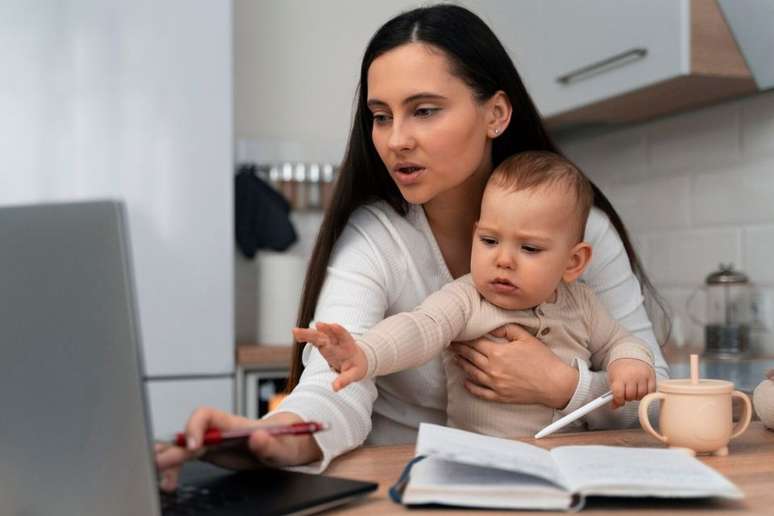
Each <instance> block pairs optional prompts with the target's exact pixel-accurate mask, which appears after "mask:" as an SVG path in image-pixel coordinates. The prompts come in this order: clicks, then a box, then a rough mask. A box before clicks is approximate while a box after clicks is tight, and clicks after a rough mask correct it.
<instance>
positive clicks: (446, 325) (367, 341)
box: [357, 274, 653, 437]
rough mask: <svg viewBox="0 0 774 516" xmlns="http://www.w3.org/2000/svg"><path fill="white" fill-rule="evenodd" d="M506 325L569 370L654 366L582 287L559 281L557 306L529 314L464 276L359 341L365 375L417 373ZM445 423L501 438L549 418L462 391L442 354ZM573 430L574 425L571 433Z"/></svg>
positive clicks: (540, 409) (458, 373) (548, 413)
mask: <svg viewBox="0 0 774 516" xmlns="http://www.w3.org/2000/svg"><path fill="white" fill-rule="evenodd" d="M508 323H517V324H519V325H521V326H522V327H523V328H524V329H526V330H527V331H528V332H529V333H531V334H532V335H535V336H537V337H538V338H539V339H540V340H541V341H542V342H543V343H545V345H546V346H548V347H549V348H550V349H551V351H553V352H554V353H555V354H556V355H557V356H558V357H559V358H560V359H561V360H562V361H563V362H565V363H566V364H567V365H570V366H574V362H575V360H576V359H577V360H582V361H583V362H585V363H586V364H587V365H589V366H590V367H591V369H596V370H602V369H606V368H607V365H608V364H609V363H610V362H612V361H613V360H616V359H619V358H635V359H638V360H642V361H644V362H646V363H648V364H649V365H650V366H651V367H652V366H653V356H652V354H651V352H650V350H649V348H648V345H647V344H646V343H645V342H643V341H641V340H640V339H638V338H637V337H634V336H633V335H631V334H630V333H629V332H628V331H627V330H626V329H625V328H623V326H621V325H620V324H619V323H618V322H617V321H616V320H615V319H613V318H612V317H611V316H610V315H609V314H608V313H607V310H605V308H604V306H603V305H602V304H601V303H600V301H598V300H597V298H596V296H595V295H594V292H593V291H592V290H591V289H590V288H588V287H587V286H586V285H584V284H582V283H578V282H575V283H571V284H566V283H561V284H560V286H559V288H558V289H557V297H556V301H555V302H554V303H543V304H541V305H538V306H536V307H535V308H533V309H529V310H505V309H502V308H499V307H497V306H495V305H493V304H491V303H489V302H488V301H487V300H486V299H484V298H483V297H482V296H481V294H479V293H478V291H477V290H476V288H475V285H474V284H473V279H472V278H471V276H470V275H469V274H468V275H466V276H463V277H461V278H459V279H457V280H455V281H453V282H451V283H448V284H447V285H445V286H444V287H443V288H441V289H440V290H439V291H437V292H435V293H434V294H432V295H430V296H429V297H428V298H427V299H426V300H425V301H424V302H423V303H422V304H421V305H420V306H419V307H417V308H416V309H415V310H414V311H412V312H404V313H399V314H396V315H393V316H391V317H388V318H387V319H384V320H383V321H381V322H380V323H378V324H377V325H376V326H374V327H373V328H372V329H371V330H369V331H368V332H366V333H365V334H364V335H362V336H361V337H359V338H358V339H357V342H358V344H359V345H360V346H361V348H362V349H363V351H364V352H365V354H366V356H367V358H368V375H369V376H381V375H386V374H390V373H394V372H396V371H402V370H404V369H409V368H413V367H418V366H420V365H422V364H424V363H425V362H427V361H429V360H430V359H432V358H433V357H435V356H436V355H437V354H438V353H440V352H442V351H444V350H445V349H446V348H447V347H448V345H449V344H450V343H451V342H453V341H463V340H471V339H475V338H478V337H481V336H482V335H486V334H488V333H489V332H491V331H492V330H494V329H496V328H499V327H500V326H503V325H505V324H508ZM443 364H444V368H445V370H446V382H447V386H446V391H447V416H448V420H447V423H448V424H449V425H450V426H453V427H456V428H462V429H465V430H471V431H474V432H479V433H482V434H487V435H493V436H498V437H515V436H523V435H525V434H532V433H535V432H537V431H538V430H540V429H541V428H543V427H544V426H546V425H547V424H549V423H551V422H552V421H553V420H554V413H555V411H554V410H553V409H551V408H549V407H545V406H543V405H519V404H510V403H498V402H491V401H486V400H482V399H479V398H476V397H474V396H472V395H471V394H469V393H468V392H467V391H466V390H465V387H464V374H463V373H462V370H461V369H460V368H459V367H458V366H457V365H456V364H455V362H454V357H453V355H452V353H451V352H449V351H444V353H443ZM576 428H577V427H576Z"/></svg>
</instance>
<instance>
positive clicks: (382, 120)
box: [372, 113, 390, 125]
mask: <svg viewBox="0 0 774 516" xmlns="http://www.w3.org/2000/svg"><path fill="white" fill-rule="evenodd" d="M372 117H373V119H374V123H375V124H378V125H381V124H386V123H387V122H388V121H389V120H390V117H389V116H388V115H386V114H384V113H374V114H373V115H372Z"/></svg>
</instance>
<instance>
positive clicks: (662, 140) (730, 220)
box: [559, 91, 774, 336]
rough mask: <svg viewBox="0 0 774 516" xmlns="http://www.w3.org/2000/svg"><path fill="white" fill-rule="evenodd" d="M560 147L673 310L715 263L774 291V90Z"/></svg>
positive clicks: (583, 137)
mask: <svg viewBox="0 0 774 516" xmlns="http://www.w3.org/2000/svg"><path fill="white" fill-rule="evenodd" d="M559 144H560V146H561V147H562V149H564V150H565V152H566V153H567V154H568V156H570V157H571V158H573V159H575V160H576V161H577V162H578V164H579V165H581V167H582V168H583V169H584V171H585V172H586V173H587V174H588V175H589V176H590V177H591V178H592V180H594V181H595V182H596V183H597V184H598V185H600V187H602V188H603V190H604V191H605V193H606V194H607V195H608V197H610V199H611V201H612V203H613V205H614V206H615V207H616V209H617V210H618V211H619V213H620V214H621V216H622V218H623V219H624V222H625V223H626V225H627V227H628V228H629V230H630V232H631V233H632V237H633V239H634V240H635V241H636V242H637V247H638V249H639V252H640V255H641V258H642V260H643V262H644V264H645V267H646V269H647V272H648V274H649V275H650V277H651V279H652V280H653V282H654V283H655V284H656V285H657V287H658V288H659V291H660V292H661V293H662V294H666V297H668V298H669V300H670V303H672V304H674V305H675V308H676V309H677V310H678V312H680V311H682V312H684V307H683V306H682V305H684V302H685V298H686V297H687V293H688V292H690V291H691V290H692V289H693V288H694V287H696V286H699V285H700V284H701V283H703V281H704V279H705V277H706V276H707V274H709V273H710V272H712V271H713V270H715V269H716V268H717V266H718V264H719V263H720V262H733V263H734V264H735V265H736V267H737V268H738V269H741V270H743V271H745V272H746V273H747V274H748V275H749V276H750V280H751V281H752V282H753V283H755V284H756V285H757V286H758V288H763V289H772V291H773V292H774V267H772V266H771V265H770V264H771V263H774V91H773V92H766V93H761V94H759V95H755V96H752V97H748V98H744V99H737V100H733V101H730V102H726V103H723V104H720V105H716V106H712V107H709V108H705V109H701V110H698V111H693V112H688V113H681V114H678V115H674V116H670V117H667V118H663V119H659V120H655V121H652V122H647V123H643V124H640V125H636V126H627V127H625V128H621V129H620V130H611V132H609V133H608V134H603V135H599V134H596V135H593V136H588V135H577V134H576V135H570V136H564V139H563V140H561V141H560V142H559ZM773 303H774V300H773ZM682 317H685V314H684V313H683V314H682ZM771 317H774V313H773V314H772V315H771ZM681 324H682V325H683V327H684V329H685V332H686V333H687V334H688V335H691V336H693V335H694V334H695V330H696V328H693V327H692V326H691V324H690V323H688V324H686V321H683V322H682V323H681ZM772 325H773V326H774V321H772Z"/></svg>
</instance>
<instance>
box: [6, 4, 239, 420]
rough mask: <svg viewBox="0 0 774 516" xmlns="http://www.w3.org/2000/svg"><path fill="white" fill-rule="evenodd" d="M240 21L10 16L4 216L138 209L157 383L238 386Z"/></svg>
mask: <svg viewBox="0 0 774 516" xmlns="http://www.w3.org/2000/svg"><path fill="white" fill-rule="evenodd" d="M231 14H232V12H231V4H230V3H229V2H225V1H224V2H220V1H205V0H200V1H189V0H165V1H164V2H155V1H153V0H137V1H132V2H103V1H101V0H65V1H41V0H35V1H28V0H12V1H4V2H2V3H0V63H2V79H0V204H17V203H32V202H41V201H65V200H76V199H89V198H97V197H102V198H104V197H112V198H121V199H124V200H125V201H126V203H127V207H128V212H129V219H130V220H129V223H130V230H131V238H132V244H133V251H134V264H135V267H136V280H137V284H138V294H139V301H140V318H141V324H142V337H143V342H144V351H145V358H146V363H147V368H148V371H147V373H148V374H149V375H150V376H152V377H169V376H180V375H182V376H187V375H202V374H204V375H215V376H224V375H225V377H226V378H227V380H228V382H229V384H230V379H231V377H230V375H231V374H232V371H233V285H232V274H233V246H234V244H233V222H232V217H233V202H232V184H233V183H232V178H233V175H232V174H233V171H232V168H233V166H232V162H233V159H232V145H233V129H232V121H233V115H232V55H231V51H232V19H231ZM3 245H6V244H5V243H4V244H3ZM52 259H56V255H55V253H54V254H52ZM221 380H222V378H221ZM165 385H166V384H165ZM180 387H181V388H179V389H177V394H176V396H175V397H171V398H169V397H168V399H167V401H168V403H170V404H172V403H179V402H181V400H182V398H185V391H186V389H185V388H183V387H184V384H183V385H181V386H180ZM219 391H220V392H221V396H220V398H219V399H220V400H221V404H223V405H224V406H226V407H229V406H230V405H231V389H230V388H219ZM182 403H183V405H185V404H186V403H187V404H191V403H193V401H192V400H188V401H183V402H182ZM154 408H155V409H157V410H156V412H157V413H159V412H160V411H162V407H161V406H160V405H158V406H156V407H154Z"/></svg>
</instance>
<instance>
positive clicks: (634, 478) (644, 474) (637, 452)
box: [551, 446, 744, 498]
mask: <svg viewBox="0 0 774 516" xmlns="http://www.w3.org/2000/svg"><path fill="white" fill-rule="evenodd" d="M551 454H552V455H553V456H554V458H555V460H556V462H557V464H559V465H560V468H561V470H562V473H563V475H564V478H566V479H567V484H568V485H569V486H571V488H572V490H573V491H574V492H576V493H583V494H589V495H592V494H596V495H610V496H627V495H628V496H632V495H636V496H658V497H674V498H683V497H702V496H723V497H728V498H741V497H743V496H744V495H743V494H742V492H741V491H739V489H737V487H736V486H735V485H734V484H732V483H731V482H730V481H729V480H728V479H726V478H725V477H724V476H723V475H721V474H720V473H718V472H717V471H715V470H714V469H712V468H710V467H709V466H707V465H705V464H703V463H702V462H701V461H699V460H697V459H696V458H694V457H691V456H690V455H688V454H686V453H685V452H682V451H679V450H668V449H658V448H625V447H618V446H560V447H558V448H554V449H553V450H552V451H551Z"/></svg>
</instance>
